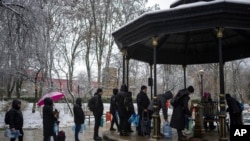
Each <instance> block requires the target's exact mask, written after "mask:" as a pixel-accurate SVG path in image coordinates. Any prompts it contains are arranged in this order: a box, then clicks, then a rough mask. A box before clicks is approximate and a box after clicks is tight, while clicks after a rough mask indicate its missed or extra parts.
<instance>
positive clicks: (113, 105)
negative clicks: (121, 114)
mask: <svg viewBox="0 0 250 141" xmlns="http://www.w3.org/2000/svg"><path fill="white" fill-rule="evenodd" d="M118 91H119V90H118V89H117V88H115V89H113V95H112V97H111V99H110V109H109V111H110V113H111V114H112V120H111V124H110V131H115V130H116V129H115V128H114V124H116V127H117V129H118V132H120V127H119V124H118V119H117V116H116V112H117V105H116V95H117V93H118Z"/></svg>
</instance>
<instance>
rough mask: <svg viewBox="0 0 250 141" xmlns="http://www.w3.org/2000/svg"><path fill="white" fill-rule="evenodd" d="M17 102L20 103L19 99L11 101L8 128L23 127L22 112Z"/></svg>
mask: <svg viewBox="0 0 250 141" xmlns="http://www.w3.org/2000/svg"><path fill="white" fill-rule="evenodd" d="M18 104H20V105H21V101H19V100H18V99H14V100H13V101H12V108H11V110H10V113H9V122H10V128H15V129H17V130H18V129H19V130H20V129H22V128H23V114H22V112H21V110H20V107H19V106H18Z"/></svg>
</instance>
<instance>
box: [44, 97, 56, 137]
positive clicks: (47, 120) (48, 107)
mask: <svg viewBox="0 0 250 141" xmlns="http://www.w3.org/2000/svg"><path fill="white" fill-rule="evenodd" d="M56 122H57V119H56V117H55V115H54V113H53V102H52V100H51V99H50V98H45V99H44V107H43V135H44V136H53V134H54V130H53V129H54V123H56Z"/></svg>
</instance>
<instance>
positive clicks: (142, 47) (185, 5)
mask: <svg viewBox="0 0 250 141" xmlns="http://www.w3.org/2000/svg"><path fill="white" fill-rule="evenodd" d="M113 37H114V39H115V42H116V44H117V46H118V47H119V49H120V50H121V51H122V53H123V68H124V69H123V83H125V70H126V69H125V68H126V67H125V60H126V59H135V60H139V61H143V62H147V63H149V64H150V65H153V67H154V79H153V80H154V83H153V85H154V95H155V96H156V94H157V89H156V87H157V86H156V82H157V80H156V65H157V64H175V65H183V66H184V68H185V66H186V65H190V64H206V63H219V72H220V96H219V98H220V115H219V117H220V138H219V140H228V139H227V135H226V134H227V133H226V129H225V126H226V125H225V118H226V114H225V113H226V111H225V91H224V72H223V65H224V63H226V62H228V61H232V60H237V59H243V58H248V57H250V1H248V0H203V1H202V0H179V1H177V2H176V3H173V4H172V5H171V8H170V9H167V10H159V11H154V12H148V13H145V14H143V15H141V16H140V17H138V18H137V19H135V20H133V21H131V22H129V23H127V24H126V25H124V26H122V27H120V28H119V29H117V30H116V31H114V32H113ZM127 64H128V63H127ZM184 70H185V69H184ZM154 122H157V120H156V121H154ZM154 125H155V124H154ZM155 128H156V127H155V126H154V132H153V134H154V135H153V138H157V137H158V130H159V129H155ZM157 128H158V127H157Z"/></svg>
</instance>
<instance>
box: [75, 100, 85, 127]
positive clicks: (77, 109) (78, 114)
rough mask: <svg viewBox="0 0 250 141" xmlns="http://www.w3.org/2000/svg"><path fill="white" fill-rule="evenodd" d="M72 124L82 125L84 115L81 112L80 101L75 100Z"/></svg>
mask: <svg viewBox="0 0 250 141" xmlns="http://www.w3.org/2000/svg"><path fill="white" fill-rule="evenodd" d="M73 111H74V122H75V124H78V125H79V124H83V123H84V120H85V114H84V112H83V110H82V99H81V98H77V99H76V103H75V104H74V108H73Z"/></svg>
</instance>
